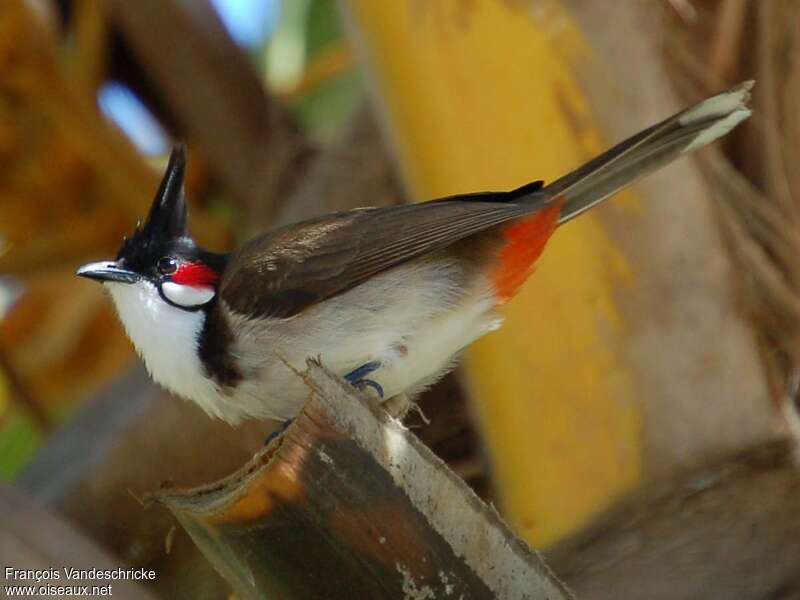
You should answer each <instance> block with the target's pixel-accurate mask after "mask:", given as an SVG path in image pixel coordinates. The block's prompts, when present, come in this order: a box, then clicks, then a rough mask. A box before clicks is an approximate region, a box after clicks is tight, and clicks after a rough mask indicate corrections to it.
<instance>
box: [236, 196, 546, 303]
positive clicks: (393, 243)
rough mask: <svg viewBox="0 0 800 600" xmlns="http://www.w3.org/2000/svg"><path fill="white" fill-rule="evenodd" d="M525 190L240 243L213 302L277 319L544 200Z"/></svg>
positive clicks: (323, 221)
mask: <svg viewBox="0 0 800 600" xmlns="http://www.w3.org/2000/svg"><path fill="white" fill-rule="evenodd" d="M540 188H541V184H540V183H539V182H536V183H535V184H528V185H526V186H523V187H522V188H519V189H518V190H514V191H513V192H506V193H487V194H470V195H465V196H456V197H451V198H445V199H442V200H436V201H433V202H425V203H422V204H410V205H403V206H392V207H387V208H367V209H357V210H353V211H348V212H343V213H336V214H332V215H326V216H324V217H320V218H317V219H312V220H309V221H305V222H303V223H299V224H295V225H290V226H288V227H285V228H282V229H278V230H276V231H274V232H270V233H267V234H265V235H263V236H260V237H258V238H255V239H254V240H251V241H250V242H248V243H247V244H245V245H244V246H243V247H242V248H241V249H240V250H239V251H238V252H237V253H236V254H235V255H234V256H233V257H232V259H231V262H230V263H229V265H232V266H229V267H228V269H227V270H226V272H225V273H224V275H223V278H222V282H221V285H220V295H221V297H222V298H223V299H224V300H225V301H226V303H227V304H228V306H230V307H231V308H232V309H233V310H235V311H236V312H238V313H240V314H245V315H251V316H257V317H279V318H285V317H290V316H292V315H295V314H297V313H299V312H300V311H302V310H303V309H305V308H306V307H308V306H310V305H312V304H315V303H317V302H320V301H322V300H324V299H326V298H329V297H331V296H334V295H336V294H339V293H341V292H343V291H345V290H348V289H350V288H352V287H354V286H356V285H358V284H360V283H362V282H363V281H365V280H366V279H368V278H370V277H372V276H373V275H375V274H377V273H380V272H381V271H384V270H386V269H390V268H392V267H395V266H397V265H400V264H402V263H404V262H406V261H408V260H411V259H413V258H415V257H418V256H421V255H424V254H427V253H430V252H433V251H436V250H439V249H442V248H445V247H447V246H449V245H450V244H452V243H454V242H456V241H458V240H460V239H463V238H465V237H467V236H470V235H472V234H474V233H477V232H479V231H483V230H485V229H488V228H490V227H493V226H495V225H498V224H500V223H504V222H506V221H509V220H512V219H514V218H516V217H519V216H522V215H525V214H529V213H532V212H535V211H536V210H538V209H539V208H541V207H542V206H543V205H544V204H545V203H546V202H547V199H546V198H545V197H544V195H543V194H541V193H540V192H539V191H538V190H539V189H540Z"/></svg>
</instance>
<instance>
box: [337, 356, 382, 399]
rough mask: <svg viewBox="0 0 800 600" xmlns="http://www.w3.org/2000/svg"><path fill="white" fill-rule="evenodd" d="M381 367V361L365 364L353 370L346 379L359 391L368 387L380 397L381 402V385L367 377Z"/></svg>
mask: <svg viewBox="0 0 800 600" xmlns="http://www.w3.org/2000/svg"><path fill="white" fill-rule="evenodd" d="M380 366H381V363H380V361H377V360H373V361H370V362H368V363H364V364H363V365H361V366H360V367H358V368H356V369H353V370H352V371H350V372H349V373H348V374H347V375H345V376H344V378H345V379H346V380H347V382H348V383H349V384H350V385H352V386H353V387H354V388H356V389H358V390H363V389H364V388H368V387H370V388H372V389H373V390H375V391H376V392H377V393H378V396H380V398H381V400H383V388H382V387H381V384H379V383H378V382H377V381H374V380H372V379H367V378H366V376H367V375H369V374H370V373H373V372H375V371H376V370H378V368H379V367H380Z"/></svg>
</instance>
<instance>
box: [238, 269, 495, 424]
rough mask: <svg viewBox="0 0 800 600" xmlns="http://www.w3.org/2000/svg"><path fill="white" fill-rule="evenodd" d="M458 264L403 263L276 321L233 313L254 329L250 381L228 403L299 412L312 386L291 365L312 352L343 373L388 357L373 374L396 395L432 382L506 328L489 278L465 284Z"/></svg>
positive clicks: (300, 364) (247, 343)
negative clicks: (474, 345) (496, 309)
mask: <svg viewBox="0 0 800 600" xmlns="http://www.w3.org/2000/svg"><path fill="white" fill-rule="evenodd" d="M457 268H458V267H457V265H450V264H444V263H440V262H436V263H433V262H432V263H427V264H422V265H418V264H417V265H413V266H409V267H400V268H398V269H396V270H395V271H394V272H392V273H391V274H386V275H381V276H378V277H376V278H374V279H373V280H371V281H370V282H368V283H367V284H364V285H361V286H359V287H357V288H354V289H353V290H350V291H348V292H346V293H344V294H341V295H339V296H337V297H335V298H331V299H329V300H327V301H326V302H324V303H322V304H320V305H318V306H315V307H313V308H311V309H309V310H307V311H305V312H303V313H301V314H300V315H298V316H297V317H294V318H292V319H289V320H285V321H280V322H271V323H269V324H268V325H264V324H261V325H253V324H250V325H249V326H248V325H244V323H245V322H244V321H243V320H241V319H237V317H236V315H234V314H231V318H232V319H233V320H235V321H238V323H234V329H235V330H239V331H243V332H245V335H244V336H243V337H242V338H240V341H239V343H238V344H237V347H236V350H235V351H236V354H237V355H238V356H239V357H241V360H240V362H239V364H240V367H241V368H242V370H243V372H244V375H245V382H244V383H242V384H240V385H239V386H238V387H237V388H235V389H234V390H233V391H232V393H231V394H230V395H229V396H228V398H227V399H226V400H227V403H228V404H229V406H228V407H227V408H228V410H229V409H230V408H233V407H235V410H238V411H240V412H241V414H242V416H248V415H249V416H255V417H260V418H264V417H269V418H279V419H287V418H292V417H294V416H295V415H296V414H297V413H298V412H299V411H300V410H301V409H302V406H303V404H304V403H305V402H306V401H307V400H308V389H307V388H306V386H305V384H304V383H303V381H302V380H301V379H300V378H299V377H298V376H297V375H296V374H295V373H294V372H293V371H292V370H291V369H289V368H288V367H287V366H286V363H287V362H288V363H289V364H291V365H292V366H293V367H294V368H296V369H298V370H303V369H304V368H305V364H306V360H307V359H308V358H309V357H319V358H320V359H321V360H322V363H323V365H325V366H326V367H327V368H328V369H330V370H331V371H333V372H334V373H337V374H339V375H344V374H346V373H348V372H350V371H352V370H353V369H355V368H357V367H359V366H361V365H363V364H365V363H368V362H371V361H379V362H380V363H381V367H380V368H379V369H378V370H376V371H375V372H373V373H371V374H370V375H369V376H368V378H369V379H372V380H374V381H375V382H377V383H378V384H380V385H381V387H382V388H383V390H384V394H385V397H386V398H390V397H391V396H394V395H396V394H399V393H401V392H407V393H414V392H417V391H420V390H421V389H422V388H424V387H425V386H427V385H430V384H432V383H433V382H435V381H436V379H437V378H438V377H439V376H441V375H442V374H444V373H445V372H447V370H448V369H449V368H451V366H452V365H453V362H454V359H455V357H456V355H457V354H458V353H459V352H460V351H461V350H463V349H464V348H465V347H466V346H468V345H469V344H470V343H472V342H473V341H474V340H475V339H477V338H478V337H480V336H482V335H483V334H485V333H487V332H488V331H491V330H493V329H496V328H497V327H498V326H499V325H500V319H499V318H498V316H497V314H496V313H495V312H494V310H493V309H494V306H495V297H494V293H493V291H492V289H491V287H490V286H489V285H488V283H487V282H485V281H472V282H470V285H469V286H468V288H467V289H464V287H463V283H462V280H463V277H459V275H460V271H458V272H457V271H456V269H457ZM284 361H285V362H284Z"/></svg>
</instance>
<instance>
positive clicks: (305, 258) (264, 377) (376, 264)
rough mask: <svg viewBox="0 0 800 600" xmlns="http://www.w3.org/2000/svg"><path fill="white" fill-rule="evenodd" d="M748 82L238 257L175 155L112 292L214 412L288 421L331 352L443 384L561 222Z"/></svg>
mask: <svg viewBox="0 0 800 600" xmlns="http://www.w3.org/2000/svg"><path fill="white" fill-rule="evenodd" d="M752 85H753V84H752V82H746V83H743V84H741V85H739V86H737V87H735V88H732V89H730V90H728V91H727V92H724V93H722V94H719V95H717V96H714V97H712V98H709V99H707V100H705V101H703V102H701V103H699V104H697V105H695V106H693V107H691V108H688V109H687V110H684V111H682V112H680V113H678V114H676V115H675V116H673V117H670V118H669V119H666V120H665V121H662V122H661V123H658V124H657V125H654V126H652V127H650V128H648V129H645V130H644V131H642V132H641V133H638V134H636V135H634V136H633V137H631V138H629V139H628V140H625V141H624V142H622V143H621V144H618V145H617V146H615V147H614V148H612V149H611V150H608V151H607V152H605V153H604V154H602V155H600V156H598V157H597V158H595V159H593V160H592V161H590V162H588V163H587V164H585V165H583V166H582V167H580V168H579V169H577V170H575V171H573V172H572V173H570V174H568V175H566V176H564V177H562V178H561V179H558V180H557V181H555V182H553V183H551V184H550V185H547V186H544V185H543V184H542V182H541V181H535V182H533V183H529V184H527V185H524V186H522V187H520V188H518V189H515V190H512V191H508V192H482V193H475V194H465V195H459V196H452V197H448V198H442V199H439V200H433V201H430V202H424V203H420V204H409V205H403V206H391V207H387V208H360V209H355V210H351V211H346V212H339V213H334V214H330V215H326V216H322V217H318V218H314V219H310V220H307V221H304V222H302V223H297V224H294V225H290V226H288V227H283V228H280V229H276V230H274V231H271V232H268V233H265V234H263V235H261V236H259V237H257V238H255V239H253V240H251V241H250V242H248V243H246V244H245V245H244V246H243V247H242V248H240V249H239V250H237V251H235V252H233V253H231V254H216V253H212V252H208V251H206V250H203V249H202V248H200V247H198V246H197V245H196V244H195V243H194V241H192V239H191V238H190V237H189V235H188V233H187V227H186V203H185V198H184V191H183V177H184V171H185V157H184V151H183V149H182V147H178V148H177V149H175V150H174V151H173V153H172V156H171V157H170V161H169V165H168V167H167V170H166V174H165V175H164V178H163V181H162V182H161V186H160V187H159V189H158V192H157V194H156V197H155V200H154V202H153V205H152V208H151V209H150V213H149V215H148V217H147V221H146V222H145V224H144V225H143V226H141V227H137V229H136V231H135V232H134V234H133V236H132V237H130V238H128V239H126V240H125V241H124V242H123V244H122V247H121V248H120V250H119V253H118V255H117V258H116V260H113V261H105V262H97V263H91V264H88V265H85V266H83V267H81V268H80V269H79V270H78V272H77V274H78V275H81V276H83V277H88V278H91V279H96V280H98V281H101V282H103V283H104V284H105V286H106V288H107V289H108V291H109V292H110V293H111V297H112V299H113V301H114V304H115V305H116V308H117V312H118V313H119V316H120V319H121V320H122V323H123V325H124V326H125V329H126V330H127V333H128V335H129V336H130V338H131V340H132V341H133V343H134V345H135V346H136V349H137V350H138V352H139V354H140V355H141V357H142V358H143V359H144V362H145V364H146V365H147V368H148V370H149V371H150V373H151V375H152V376H153V378H154V379H155V380H156V381H157V382H159V383H161V384H162V385H163V386H165V387H166V388H167V389H169V390H171V391H172V392H174V393H176V394H178V395H180V396H183V397H184V398H188V399H190V400H194V401H195V402H197V403H198V404H199V405H200V406H201V407H202V408H203V409H204V410H205V411H206V412H207V413H209V414H210V415H213V416H216V417H219V418H222V419H224V420H226V421H228V422H231V423H236V422H238V421H240V420H241V419H242V418H246V417H256V418H276V419H290V418H292V417H294V416H295V415H296V414H297V413H298V412H299V410H300V409H301V408H302V406H303V403H304V402H305V400H306V399H307V397H308V390H307V388H306V386H305V383H304V382H303V381H302V380H301V379H300V377H299V376H298V375H297V374H296V372H295V371H294V370H293V369H292V368H290V367H289V365H291V366H292V367H293V368H295V369H302V368H304V367H305V364H306V360H307V359H308V358H312V357H313V358H316V357H319V358H320V359H321V361H322V363H323V364H324V365H325V366H326V367H327V368H328V369H330V370H331V371H333V372H334V373H339V374H342V375H343V376H345V377H346V378H347V379H348V380H349V381H350V382H351V383H353V384H354V385H356V386H359V387H363V386H365V385H368V386H370V387H372V388H374V389H375V390H376V391H377V392H378V393H379V394H380V395H381V396H382V397H383V396H385V397H386V398H391V397H393V396H395V395H399V394H402V393H406V394H413V393H414V392H416V391H419V390H421V389H422V388H424V387H425V386H427V385H429V384H431V383H432V382H434V381H435V380H436V379H437V378H438V377H440V376H441V375H442V374H443V373H444V372H446V371H447V370H448V369H449V368H450V367H451V366H452V365H453V363H454V357H455V356H456V355H457V354H458V353H459V352H460V351H461V350H463V349H464V348H465V347H466V346H468V345H469V344H470V343H471V342H473V341H474V340H475V339H477V338H479V337H480V336H482V335H484V334H485V333H487V332H489V331H491V330H493V329H495V328H497V327H499V326H500V318H499V316H498V313H497V312H496V309H497V307H498V306H500V305H502V304H503V303H504V302H506V301H507V300H509V299H510V298H511V297H512V296H514V294H515V293H516V291H517V290H518V288H519V287H520V285H522V283H523V282H524V281H525V279H526V278H527V277H528V275H529V274H530V272H531V270H532V267H533V264H534V262H535V261H536V260H537V258H538V257H539V255H540V254H541V252H542V250H543V249H544V246H545V244H546V243H547V240H548V239H549V238H550V236H551V235H552V233H553V232H554V231H555V229H556V227H557V226H559V225H561V224H563V223H565V222H567V221H569V220H570V219H572V218H573V217H575V216H577V215H579V214H580V213H582V212H583V211H585V210H588V209H589V208H591V207H592V206H594V205H596V204H598V203H599V202H601V201H602V200H604V199H606V198H608V197H609V196H610V195H612V194H613V193H615V192H616V191H618V190H620V189H621V188H623V187H625V186H627V185H628V184H630V183H631V182H633V181H634V180H635V179H637V178H639V177H641V176H643V175H646V174H647V173H650V172H652V171H654V170H656V169H658V168H660V167H662V166H664V165H665V164H667V163H669V162H670V161H672V160H674V159H675V158H677V157H678V156H680V155H681V154H684V153H686V152H689V151H691V150H694V149H696V148H700V147H701V146H704V145H706V144H708V143H709V142H712V141H713V140H715V139H717V138H719V137H720V136H723V135H725V134H726V133H728V132H729V131H730V130H731V129H733V128H734V127H735V126H736V125H737V124H738V123H740V122H741V121H743V120H744V119H746V118H747V117H748V116H749V115H750V110H749V109H748V108H747V101H748V99H749V91H750V89H751V88H752Z"/></svg>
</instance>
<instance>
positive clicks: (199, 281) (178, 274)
mask: <svg viewBox="0 0 800 600" xmlns="http://www.w3.org/2000/svg"><path fill="white" fill-rule="evenodd" d="M218 279H219V275H217V273H216V271H214V269H212V268H211V267H208V266H206V265H204V264H203V263H201V262H190V263H184V264H182V265H181V266H180V267H178V270H177V271H175V273H174V274H173V275H172V281H174V282H175V283H180V284H181V285H190V286H192V287H213V285H214V284H215V283H216V282H217V280H218Z"/></svg>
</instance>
